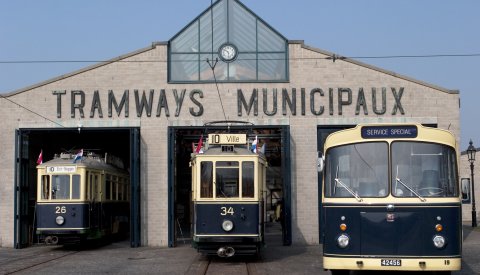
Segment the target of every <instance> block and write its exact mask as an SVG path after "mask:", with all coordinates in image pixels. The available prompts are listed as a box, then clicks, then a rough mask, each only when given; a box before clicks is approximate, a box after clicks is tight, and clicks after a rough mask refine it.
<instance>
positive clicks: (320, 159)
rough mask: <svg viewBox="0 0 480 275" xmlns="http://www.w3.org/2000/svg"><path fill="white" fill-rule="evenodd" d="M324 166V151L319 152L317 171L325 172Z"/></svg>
mask: <svg viewBox="0 0 480 275" xmlns="http://www.w3.org/2000/svg"><path fill="white" fill-rule="evenodd" d="M323 168H325V156H324V155H323V154H322V152H320V151H318V152H317V171H318V172H323Z"/></svg>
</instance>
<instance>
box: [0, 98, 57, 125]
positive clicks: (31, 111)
mask: <svg viewBox="0 0 480 275" xmlns="http://www.w3.org/2000/svg"><path fill="white" fill-rule="evenodd" d="M0 97H1V98H3V99H5V100H7V101H9V102H10V103H12V104H15V105H17V106H18V107H20V108H22V109H25V110H27V111H29V112H30V113H33V114H35V115H37V116H39V117H41V118H43V119H45V120H48V121H50V122H52V123H54V124H56V125H58V126H60V127H62V128H65V126H63V125H62V124H60V123H58V122H56V121H53V120H51V119H49V118H48V117H45V116H43V115H41V114H39V113H37V112H35V111H33V110H31V109H29V108H27V107H25V106H23V105H21V104H19V103H17V102H15V101H13V100H11V99H9V98H6V97H4V96H3V95H2V94H0Z"/></svg>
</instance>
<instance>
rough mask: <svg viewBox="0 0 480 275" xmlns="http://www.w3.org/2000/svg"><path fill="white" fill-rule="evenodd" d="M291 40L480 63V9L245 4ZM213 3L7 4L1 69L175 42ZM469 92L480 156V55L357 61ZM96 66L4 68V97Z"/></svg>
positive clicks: (352, 52)
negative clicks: (23, 62)
mask: <svg viewBox="0 0 480 275" xmlns="http://www.w3.org/2000/svg"><path fill="white" fill-rule="evenodd" d="M242 2H243V3H244V4H245V5H246V6H247V7H249V8H250V9H251V10H252V11H253V12H255V13H256V14H257V15H259V16H260V17H262V18H263V19H264V20H265V21H266V22H267V23H269V24H270V25H271V26H272V27H273V28H275V29H276V30H278V31H279V32H280V33H282V34H283V35H284V36H285V37H287V38H288V39H291V40H305V43H306V44H307V45H309V46H312V47H316V48H320V49H324V50H327V51H330V52H334V53H337V54H340V55H343V56H348V57H364V56H391V55H431V54H479V53H480V16H479V11H480V1H478V0H459V1H451V0H421V1H419V0H401V1H385V0H364V1H358V0H348V1H342V0H335V1H334V0H331V1H322V0H298V1H293V0H243V1H242ZM209 5H210V0H175V1H173V0H169V1H166V0H101V1H99V0H81V1H80V0H77V1H73V0H72V1H67V0H15V1H14V0H0V61H45V60H54V61H64V60H78V61H88V60H92V61H95V60H97V61H99V60H107V59H110V58H113V57H117V56H120V55H123V54H126V53H129V52H132V51H135V50H138V49H141V48H144V47H148V46H150V45H151V43H152V42H155V41H167V40H169V39H170V38H171V37H172V36H173V35H175V34H176V33H177V32H179V31H180V30H181V29H182V28H183V27H184V26H185V25H186V24H188V23H189V22H190V21H191V20H193V19H194V18H195V17H197V16H198V15H199V14H200V13H201V12H203V11H204V10H205V9H206V8H208V6H209ZM358 60H360V61H362V62H365V63H368V64H372V65H375V66H378V67H381V68H384V69H387V70H391V71H394V72H396V73H399V74H403V75H406V76H409V77H412V78H415V79H418V80H422V81H425V82H428V83H432V84H435V85H438V86H441V87H444V88H447V89H458V90H460V96H461V124H462V125H461V127H462V131H461V149H462V150H465V149H466V148H467V146H468V141H469V140H470V139H472V140H473V142H474V144H475V145H477V146H478V147H480V127H479V126H480V122H479V121H480V100H479V99H480V56H476V57H439V58H393V59H358ZM91 64H92V63H47V64H5V63H0V93H5V92H11V91H14V90H17V89H21V88H24V87H26V86H29V85H32V84H35V83H38V82H41V81H44V80H47V79H50V78H53V77H56V76H59V75H62V74H65V73H69V72H72V71H74V70H77V69H80V68H83V67H86V66H88V65H91Z"/></svg>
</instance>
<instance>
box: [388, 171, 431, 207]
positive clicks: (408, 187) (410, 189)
mask: <svg viewBox="0 0 480 275" xmlns="http://www.w3.org/2000/svg"><path fill="white" fill-rule="evenodd" d="M395 180H396V181H397V182H400V184H402V185H403V186H404V187H405V188H407V189H408V191H410V192H412V193H413V194H414V195H415V196H417V197H418V198H419V199H420V200H421V201H422V202H425V201H426V199H425V198H424V197H422V196H420V194H418V193H417V192H415V190H413V189H412V187H410V186H408V185H407V184H405V183H404V182H403V181H402V180H401V179H400V178H399V177H398V165H397V175H396V176H395Z"/></svg>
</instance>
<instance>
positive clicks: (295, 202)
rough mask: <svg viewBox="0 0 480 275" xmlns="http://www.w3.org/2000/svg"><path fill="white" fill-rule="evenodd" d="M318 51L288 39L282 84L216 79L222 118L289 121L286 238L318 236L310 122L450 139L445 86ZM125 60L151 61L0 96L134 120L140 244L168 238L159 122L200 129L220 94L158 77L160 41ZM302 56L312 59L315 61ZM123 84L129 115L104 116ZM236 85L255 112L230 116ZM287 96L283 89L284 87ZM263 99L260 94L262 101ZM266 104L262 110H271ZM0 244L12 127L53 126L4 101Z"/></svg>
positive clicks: (66, 122)
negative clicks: (143, 102) (285, 99)
mask: <svg viewBox="0 0 480 275" xmlns="http://www.w3.org/2000/svg"><path fill="white" fill-rule="evenodd" d="M326 54H328V53H325V52H323V51H320V50H316V49H313V48H309V47H306V46H304V45H303V44H301V43H299V42H295V43H291V44H290V53H289V56H290V58H291V61H290V68H289V70H290V82H289V83H228V84H225V83H220V84H219V89H220V93H221V96H222V102H223V105H224V109H225V116H226V118H227V119H232V120H239V119H240V120H247V119H248V120H250V121H252V122H254V123H255V124H256V125H290V130H291V133H290V134H291V156H292V165H291V166H292V171H291V177H292V178H291V181H292V202H291V203H292V227H293V232H292V233H293V234H292V236H293V243H297V244H300V243H307V244H317V243H318V241H319V240H318V232H319V228H318V227H319V225H318V207H317V206H318V200H319V198H318V196H317V194H318V183H317V170H316V151H317V148H316V144H317V126H322V125H339V124H340V125H353V124H358V123H365V122H419V123H434V124H438V126H439V127H440V128H445V129H447V128H449V129H450V130H451V131H452V132H453V133H454V134H456V135H457V138H459V132H460V124H459V102H458V100H459V95H458V94H456V93H449V92H448V91H446V90H445V89H442V88H436V87H434V86H432V85H426V84H424V83H421V82H419V81H414V80H411V79H408V78H404V77H398V76H396V75H394V74H393V73H388V72H385V71H381V70H379V69H377V68H373V67H370V66H364V65H362V64H359V63H356V62H353V63H352V62H347V61H343V60H336V61H335V62H332V60H325V59H323V58H324V57H327V55H326ZM122 58H124V60H125V61H134V60H139V61H152V62H139V63H133V62H114V63H110V64H105V65H104V66H92V67H91V68H90V69H86V70H83V71H81V72H78V73H77V74H72V75H70V76H68V77H66V78H59V79H58V80H57V81H53V82H46V83H44V85H39V86H37V87H34V88H33V89H30V90H25V91H21V92H18V93H14V94H11V95H9V96H8V98H9V99H11V100H13V101H15V102H17V103H19V104H21V105H23V106H26V107H28V108H29V109H31V110H33V111H35V112H37V113H39V114H42V115H43V116H45V117H48V118H49V119H51V120H53V121H56V122H58V123H59V124H61V125H63V126H65V127H77V125H78V124H82V125H83V127H115V126H139V127H141V162H142V163H141V186H142V187H141V202H142V204H141V215H142V224H141V225H142V229H141V230H142V231H141V235H142V244H143V245H148V246H167V245H168V227H167V225H168V213H167V211H168V189H167V187H168V179H167V175H168V164H167V160H168V155H167V139H168V137H167V127H168V126H190V125H195V126H200V125H203V123H205V122H208V121H213V120H223V119H224V116H223V112H222V108H221V106H220V100H219V98H218V95H217V90H216V87H215V85H214V84H168V83H167V63H165V62H153V61H162V60H163V61H165V60H167V46H166V45H165V44H158V45H157V46H156V47H152V48H151V49H145V50H141V51H139V52H137V53H136V54H132V55H128V56H124V57H122ZM305 58H322V59H318V60H314V59H305ZM382 87H386V88H387V106H386V107H387V110H386V112H385V114H383V115H376V114H374V112H373V110H372V103H371V93H370V91H371V89H372V88H376V89H377V93H378V95H379V99H378V102H379V106H378V107H379V108H381V100H380V99H381V88H382ZM391 87H394V88H396V89H397V92H398V91H399V89H400V87H403V88H404V94H403V97H402V99H401V102H402V106H403V108H404V110H405V114H404V115H401V114H400V112H397V114H396V115H392V109H393V107H394V105H395V99H394V97H393V96H392V92H391V90H390V89H391ZM263 88H267V89H268V91H269V93H271V92H272V91H273V89H274V88H277V89H278V102H277V108H278V109H277V114H276V115H274V116H267V115H265V114H264V113H263V100H262V92H261V91H262V90H261V89H263ZM282 88H286V89H288V91H290V92H291V91H292V88H295V89H296V93H297V114H296V115H293V114H292V113H291V111H290V110H289V109H288V108H287V114H286V115H283V114H282ZM302 88H304V89H305V93H306V112H305V115H302V114H301V99H300V94H301V89H302ZM314 88H321V89H322V90H323V92H324V97H319V96H318V97H317V98H316V107H317V108H318V107H319V106H320V105H323V106H324V107H325V110H324V113H323V114H322V115H320V116H315V115H313V114H312V113H311V111H310V91H311V90H312V89H314ZM330 88H332V89H334V94H335V100H334V104H333V105H334V112H333V115H330V113H329V109H328V106H329V99H328V94H329V89H330ZM338 88H350V89H351V90H352V101H353V103H352V104H351V105H348V106H344V108H343V113H342V115H339V114H338V100H337V97H336V95H337V89H338ZM360 88H363V89H364V90H365V95H366V100H367V108H368V115H365V114H364V113H363V109H361V112H360V114H359V115H356V114H355V106H356V101H357V96H358V91H359V89H360ZM127 89H128V90H129V93H130V108H129V117H128V118H126V117H125V114H124V112H122V113H121V114H120V116H118V115H117V114H116V112H115V111H113V116H112V117H108V91H109V90H113V91H114V93H115V96H116V100H117V101H118V102H119V101H120V99H121V97H122V95H123V92H124V91H125V90H127ZM135 89H138V90H139V91H140V94H142V92H143V91H145V92H146V93H147V95H148V93H149V91H150V90H151V89H154V90H155V94H154V95H155V96H154V100H153V102H154V103H153V108H152V114H151V117H147V115H146V114H145V112H144V113H143V116H142V117H137V112H136V110H135V94H134V90H135ZM160 89H165V90H166V95H167V100H168V107H169V111H170V116H169V117H166V116H165V112H164V111H165V110H162V113H161V115H160V116H159V117H157V116H156V112H157V104H158V98H159V94H160ZM172 89H177V90H178V91H181V90H182V89H186V91H187V92H186V95H185V100H184V102H183V105H182V109H181V112H180V115H179V116H178V117H176V116H175V109H176V105H175V97H174V95H173V90H172ZM194 89H200V90H201V91H202V92H203V98H199V97H197V98H196V99H197V100H198V101H200V102H201V104H202V105H203V107H204V113H203V115H202V116H201V117H194V116H192V115H191V114H190V112H189V108H193V109H194V110H198V106H197V105H195V104H194V103H193V102H192V101H190V99H189V98H188V96H189V93H190V92H191V91H192V90H194ZM237 89H241V90H242V91H243V93H244V95H245V97H246V99H247V102H248V99H249V97H250V95H251V93H252V90H253V89H259V101H258V104H259V105H258V116H253V114H250V115H249V116H247V115H246V112H245V110H243V116H242V117H238V115H237V114H238V108H237ZM55 90H66V91H67V92H66V94H65V95H64V96H62V116H61V118H57V110H56V108H57V107H56V106H57V97H56V96H54V95H52V91H55ZM72 90H82V91H84V93H85V95H86V102H85V109H84V112H85V117H84V118H80V117H79V113H78V111H77V112H76V116H75V118H71V116H70V104H71V102H70V97H71V96H70V92H71V91H72ZM96 90H98V91H99V93H100V98H101V103H102V110H103V118H100V117H99V116H98V112H96V113H95V116H94V117H93V118H90V106H91V104H92V98H93V93H94V91H96ZM290 95H291V93H290ZM271 100H272V98H271V97H269V104H271ZM271 106H272V105H269V110H271ZM0 119H1V120H2V131H1V132H0V146H1V147H0V152H2V153H1V155H0V174H1V175H2V177H0V220H1V221H2V222H1V223H0V246H4V247H12V246H13V240H14V236H13V229H14V217H13V213H14V205H13V204H14V164H15V157H14V152H15V144H14V141H15V129H19V128H48V127H52V128H56V127H59V126H58V125H56V124H53V123H51V122H49V121H47V120H45V119H43V118H41V117H39V116H36V115H34V114H32V113H31V112H29V111H26V110H24V109H22V108H20V107H18V106H16V105H14V104H12V103H10V102H8V101H6V100H0Z"/></svg>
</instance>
